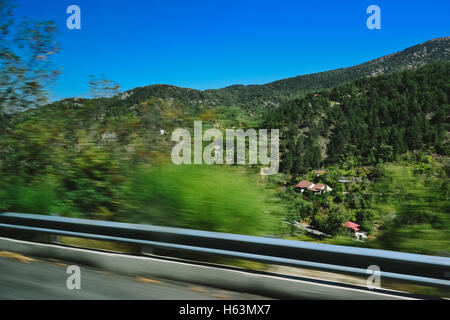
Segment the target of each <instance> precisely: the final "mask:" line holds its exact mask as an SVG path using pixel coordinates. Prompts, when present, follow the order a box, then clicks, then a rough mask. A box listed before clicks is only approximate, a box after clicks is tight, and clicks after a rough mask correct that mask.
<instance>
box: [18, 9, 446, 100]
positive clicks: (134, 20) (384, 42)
mask: <svg viewBox="0 0 450 320" xmlns="http://www.w3.org/2000/svg"><path fill="white" fill-rule="evenodd" d="M18 3H19V11H18V12H19V15H26V16H28V17H30V18H33V19H41V20H44V19H45V20H55V21H56V23H57V24H58V26H59V28H60V31H61V33H62V34H61V36H60V38H59V40H60V42H61V44H62V51H61V52H60V53H59V54H58V55H57V57H55V63H56V64H57V65H58V66H61V67H62V68H63V74H62V75H61V77H60V78H59V80H58V83H57V85H56V86H55V87H54V88H53V89H52V90H53V93H54V94H55V95H56V97H58V98H62V97H72V96H81V95H83V94H85V93H86V92H87V91H88V86H87V82H88V80H89V77H88V76H89V75H90V74H95V75H99V74H105V75H106V77H107V78H109V79H112V80H114V81H117V82H119V83H120V84H121V85H122V88H123V89H124V90H128V89H132V88H135V87H138V86H145V85H150V84H161V83H165V84H172V85H177V86H182V87H190V88H196V89H208V88H220V87H224V86H228V85H232V84H262V83H267V82H271V81H274V80H278V79H281V78H286V77H292V76H296V75H300V74H307V73H313V72H319V71H326V70H330V69H335V68H340V67H347V66H351V65H355V64H359V63H362V62H365V61H368V60H371V59H374V58H378V57H380V56H383V55H386V54H390V53H393V52H396V51H399V50H403V49H405V48H407V47H409V46H412V45H415V44H418V43H421V42H424V41H426V40H429V39H432V38H436V37H442V36H449V35H450V1H449V0H427V1H415V0H395V1H392V0H389V1H383V0H370V1H366V0H346V1H324V0H314V1H302V0H293V1H291V0H273V1H265V0H257V1H253V0H249V1H247V0H223V1H216V0H205V1H203V0H202V1H196V0H189V1H187V0H185V1H178V0H158V1H155V0H127V1H119V0H70V1H66V0H32V1H31V0H19V1H18ZM71 4H76V5H78V6H79V7H80V8H81V16H82V21H81V27H82V29H81V30H68V29H67V28H66V19H67V17H68V16H69V15H68V14H66V9H67V7H68V6H69V5H71ZM371 4H376V5H378V6H379V7H380V8H381V27H382V29H381V30H369V29H367V27H366V20H367V18H368V16H369V15H368V14H366V9H367V7H368V6H369V5H371Z"/></svg>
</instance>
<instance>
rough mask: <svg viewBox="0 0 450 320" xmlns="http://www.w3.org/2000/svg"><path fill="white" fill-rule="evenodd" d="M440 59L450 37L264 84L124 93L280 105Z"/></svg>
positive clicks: (187, 101) (448, 54)
mask: <svg viewBox="0 0 450 320" xmlns="http://www.w3.org/2000/svg"><path fill="white" fill-rule="evenodd" d="M437 61H450V37H443V38H436V39H433V40H429V41H427V42H424V43H421V44H419V45H416V46H413V47H410V48H407V49H405V50H403V51H400V52H397V53H394V54H390V55H387V56H384V57H381V58H378V59H375V60H372V61H369V62H366V63H363V64H360V65H356V66H353V67H349V68H340V69H336V70H331V71H325V72H320V73H314V74H308V75H300V76H297V77H293V78H287V79H282V80H278V81H275V82H271V83H268V84H263V85H247V86H246V85H233V86H229V87H226V88H222V89H209V90H205V91H201V90H195V89H188V88H179V87H176V86H170V85H151V86H146V87H141V88H136V89H133V90H130V91H127V92H125V93H124V94H123V96H122V99H124V100H125V99H126V100H128V101H127V104H129V103H130V102H131V103H139V102H140V101H142V100H145V99H148V98H150V97H157V98H161V99H164V100H168V101H172V102H176V103H179V104H183V105H186V106H190V107H195V108H197V107H200V106H203V107H214V106H219V105H220V106H243V105H246V106H247V107H255V106H258V107H264V105H279V103H280V101H281V102H284V101H287V100H290V99H292V98H298V97H300V96H302V95H304V94H305V93H307V92H311V91H316V90H321V89H328V88H332V87H334V86H336V85H339V84H341V83H344V82H349V81H352V80H356V79H360V78H364V77H374V76H378V75H384V74H390V73H394V72H399V71H404V70H409V69H417V68H419V67H421V66H423V65H426V64H431V63H434V62H437Z"/></svg>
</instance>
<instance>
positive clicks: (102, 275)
mask: <svg viewBox="0 0 450 320" xmlns="http://www.w3.org/2000/svg"><path fill="white" fill-rule="evenodd" d="M69 265H72V264H71V263H66V262H62V261H56V260H44V259H30V258H28V257H24V256H21V255H15V254H10V256H5V255H4V256H3V257H2V256H1V255H0V299H1V300H5V299H19V300H21V299H27V300H28V299H29V300H34V299H42V300H48V299H50V300H53V299H57V300H69V299H88V300H90V299H100V300H103V299H121V300H128V299H133V300H142V299H146V300H185V299H192V300H200V299H201V300H226V299H233V300H242V299H245V300H253V299H265V298H264V297H261V296H257V295H251V294H246V293H239V292H231V291H226V290H220V289H214V288H209V287H205V286H199V285H192V284H189V283H183V282H178V281H170V280H165V279H157V278H153V277H152V278H142V277H135V276H132V275H120V274H115V273H111V272H105V271H102V270H99V269H96V268H91V267H86V266H81V265H79V267H80V270H81V282H80V283H81V289H80V290H76V289H74V290H69V289H68V288H67V285H66V282H67V279H68V277H70V276H71V274H68V273H66V271H67V267H68V266H69Z"/></svg>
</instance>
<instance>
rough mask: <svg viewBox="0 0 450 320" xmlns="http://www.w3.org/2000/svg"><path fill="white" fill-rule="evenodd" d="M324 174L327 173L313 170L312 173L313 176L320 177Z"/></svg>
mask: <svg viewBox="0 0 450 320" xmlns="http://www.w3.org/2000/svg"><path fill="white" fill-rule="evenodd" d="M325 173H327V171H326V170H315V171H314V174H315V175H316V176H321V175H323V174H325Z"/></svg>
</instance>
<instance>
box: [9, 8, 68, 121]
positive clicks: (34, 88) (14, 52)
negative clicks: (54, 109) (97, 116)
mask: <svg viewBox="0 0 450 320" xmlns="http://www.w3.org/2000/svg"><path fill="white" fill-rule="evenodd" d="M16 7H17V6H16V4H15V1H13V0H0V117H2V115H3V116H4V115H5V114H7V113H14V112H19V111H23V110H26V109H29V108H34V107H36V106H39V105H41V104H44V103H46V102H47V101H48V94H47V90H46V88H47V87H48V85H50V84H51V83H52V82H53V81H54V80H55V78H56V77H57V75H58V74H59V73H60V71H59V70H58V69H56V68H55V67H54V65H53V64H52V62H51V57H52V55H54V54H55V53H57V52H58V51H59V43H58V42H57V41H56V38H57V35H58V34H57V28H56V25H55V23H54V22H52V21H43V22H36V21H32V20H29V19H26V18H23V19H20V20H18V19H17V18H16V15H15V9H16ZM0 120H1V118H0Z"/></svg>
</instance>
